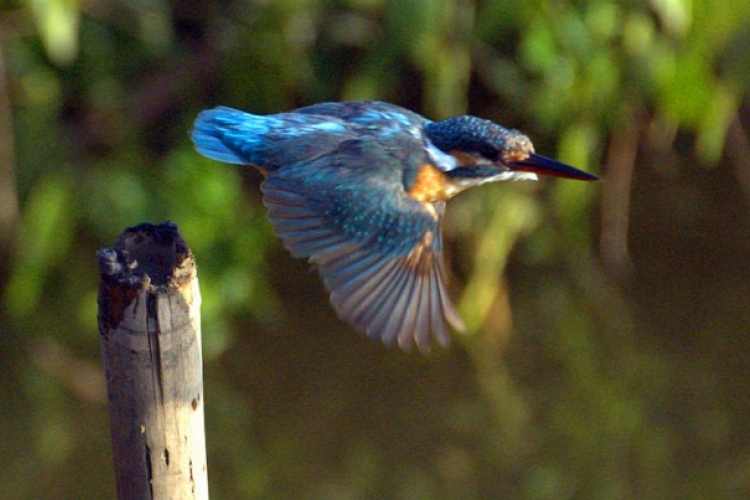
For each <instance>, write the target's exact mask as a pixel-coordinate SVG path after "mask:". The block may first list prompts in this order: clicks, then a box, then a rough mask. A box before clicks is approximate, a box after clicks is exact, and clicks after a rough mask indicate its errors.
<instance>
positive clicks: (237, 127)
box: [192, 106, 351, 169]
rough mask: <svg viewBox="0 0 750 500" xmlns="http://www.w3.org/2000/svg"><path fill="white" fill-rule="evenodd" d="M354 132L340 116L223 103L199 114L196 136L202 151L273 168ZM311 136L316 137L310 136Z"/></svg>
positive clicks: (199, 150)
mask: <svg viewBox="0 0 750 500" xmlns="http://www.w3.org/2000/svg"><path fill="white" fill-rule="evenodd" d="M350 133H351V128H350V125H348V124H347V123H346V122H344V121H343V120H341V119H339V118H337V117H332V116H325V115H315V114H304V113H280V114H276V115H265V116H259V115H253V114H250V113H245V112H244V111H240V110H237V109H232V108H227V107H224V106H220V107H218V108H214V109H209V110H206V111H203V112H202V113H200V114H199V115H198V118H197V119H196V121H195V125H194V127H193V132H192V139H193V142H194V143H195V148H196V149H197V150H198V152H199V153H201V154H202V155H204V156H207V157H208V158H211V159H214V160H218V161H223V162H226V163H235V164H240V165H257V166H260V167H263V168H266V169H273V168H275V167H278V166H280V163H284V162H285V161H292V160H299V159H301V158H302V157H303V156H304V154H305V153H306V152H307V153H309V152H310V151H311V150H315V149H316V148H317V149H320V148H321V147H322V146H324V143H325V142H326V141H327V140H328V141H340V140H342V138H344V137H345V136H348V135H349V134H350ZM311 136H314V137H315V140H310V137H311Z"/></svg>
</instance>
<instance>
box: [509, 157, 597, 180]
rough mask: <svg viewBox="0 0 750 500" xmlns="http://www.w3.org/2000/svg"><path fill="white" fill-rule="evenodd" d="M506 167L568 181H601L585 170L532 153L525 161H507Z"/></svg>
mask: <svg viewBox="0 0 750 500" xmlns="http://www.w3.org/2000/svg"><path fill="white" fill-rule="evenodd" d="M504 163H505V165H506V166H507V167H508V168H510V169H511V170H519V171H522V172H534V173H535V174H539V175H549V176H552V177H565V178H567V179H576V180H579V181H599V180H601V179H600V178H599V177H597V176H595V175H594V174H590V173H588V172H584V171H583V170H578V169H577V168H574V167H571V166H570V165H566V164H565V163H562V162H559V161H557V160H553V159H552V158H547V157H546V156H542V155H538V154H536V153H531V154H530V155H529V157H528V158H526V159H524V160H511V161H505V162H504Z"/></svg>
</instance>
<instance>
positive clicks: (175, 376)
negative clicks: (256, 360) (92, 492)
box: [98, 222, 208, 500]
mask: <svg viewBox="0 0 750 500" xmlns="http://www.w3.org/2000/svg"><path fill="white" fill-rule="evenodd" d="M98 257H99V267H100V271H101V278H100V284H99V334H100V340H101V347H102V356H103V358H104V367H105V370H106V377H107V393H108V395H109V415H110V425H111V431H112V451H113V454H114V459H115V469H116V477H117V495H118V499H119V500H162V499H163V500H166V499H170V500H177V499H180V500H183V499H191V500H193V499H195V500H207V499H208V479H207V470H206V445H205V435H204V417H203V403H204V399H203V368H202V362H203V360H202V356H201V329H200V303H201V296H200V291H199V289H198V278H197V274H196V266H195V260H194V258H193V254H192V252H191V251H190V248H188V246H187V244H186V243H185V241H184V240H183V239H182V237H181V236H180V234H179V233H178V232H177V225H176V224H173V223H169V222H168V223H164V224H160V225H153V224H141V225H139V226H135V227H132V228H128V229H126V230H125V231H124V232H123V233H122V234H121V235H120V237H119V238H118V239H117V242H116V243H115V245H114V247H112V248H104V249H102V250H99V252H98Z"/></svg>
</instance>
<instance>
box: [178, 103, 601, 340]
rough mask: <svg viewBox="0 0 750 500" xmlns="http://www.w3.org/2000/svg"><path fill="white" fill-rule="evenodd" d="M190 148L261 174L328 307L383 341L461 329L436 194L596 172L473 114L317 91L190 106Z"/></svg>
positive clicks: (288, 239)
mask: <svg viewBox="0 0 750 500" xmlns="http://www.w3.org/2000/svg"><path fill="white" fill-rule="evenodd" d="M192 140H193V142H194V143H195V147H196V149H197V151H198V152H199V153H201V154H202V155H204V156H206V157H208V158H211V159H214V160H218V161H221V162H226V163H232V164H238V165H251V166H253V167H255V168H257V169H258V170H260V172H261V173H262V174H263V176H264V180H263V183H262V184H261V191H262V192H263V203H264V204H265V205H266V207H267V208H268V219H269V220H270V222H271V224H272V225H273V228H274V231H275V233H276V235H277V236H278V237H279V238H281V240H282V242H283V244H284V246H285V247H286V248H287V249H288V250H289V251H290V252H291V254H292V255H293V256H294V257H297V258H303V259H307V260H308V261H309V262H310V263H311V264H312V265H313V267H314V268H316V269H317V271H318V273H319V275H320V277H321V278H322V280H323V283H324V285H325V288H326V289H327V291H328V293H329V294H330V301H331V304H332V305H333V308H334V310H335V311H336V313H337V314H338V316H339V317H340V318H341V319H342V320H344V321H346V322H348V323H350V324H351V325H352V326H354V328H355V329H356V330H357V331H359V332H360V333H362V334H364V335H366V336H368V337H370V338H372V339H376V340H380V341H382V342H383V343H385V344H387V345H391V344H394V343H397V344H398V345H399V346H400V347H401V348H402V349H404V350H409V349H410V348H411V347H412V346H414V345H416V346H417V348H418V349H420V350H421V351H423V352H428V351H429V350H430V346H431V344H433V343H434V342H437V343H438V344H439V345H442V346H443V347H445V346H447V345H448V344H449V342H450V336H449V331H448V324H449V325H451V326H452V327H453V328H454V329H456V330H458V331H462V330H464V329H465V325H464V322H463V321H462V319H461V317H460V316H459V314H458V312H457V310H456V308H455V306H454V305H453V303H452V302H451V299H450V297H449V295H448V291H447V288H446V284H445V274H446V272H445V262H444V259H443V252H442V250H443V239H442V235H441V223H442V220H443V217H444V214H445V204H446V201H447V200H448V199H450V198H452V197H453V196H455V195H456V194H458V193H460V192H461V191H463V190H465V189H467V188H470V187H473V186H479V185H481V184H485V183H488V182H496V181H507V180H523V179H527V180H537V175H550V176H557V177H566V178H569V179H576V180H582V181H596V180H599V178H598V177H597V176H595V175H592V174H590V173H587V172H584V171H581V170H578V169H576V168H574V167H572V166H569V165H566V164H564V163H561V162H558V161H556V160H553V159H551V158H547V157H545V156H542V155H539V154H537V153H535V152H534V146H533V145H532V143H531V141H530V140H529V138H528V137H527V136H525V135H523V134H522V133H520V132H518V131H517V130H510V129H506V128H504V127H502V126H500V125H498V124H496V123H494V122H492V121H490V120H486V119H482V118H479V117H476V116H469V115H464V116H456V117H453V118H448V119H445V120H441V121H431V120H429V119H427V118H425V117H423V116H421V115H419V114H417V113H414V112H412V111H409V110H407V109H405V108H402V107H400V106H396V105H394V104H389V103H386V102H376V101H359V102H326V103H320V104H314V105H311V106H307V107H303V108H299V109H295V110H293V111H290V112H286V113H279V114H272V115H255V114H250V113H246V112H243V111H239V110H237V109H233V108H229V107H223V106H221V107H217V108H214V109H210V110H206V111H203V112H201V113H200V114H199V115H198V118H197V119H196V121H195V125H194V128H193V130H192Z"/></svg>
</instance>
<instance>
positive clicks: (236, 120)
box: [191, 106, 269, 165]
mask: <svg viewBox="0 0 750 500" xmlns="http://www.w3.org/2000/svg"><path fill="white" fill-rule="evenodd" d="M268 131H269V123H268V117H265V116H258V115H253V114H250V113H245V112H244V111H239V110H237V109H232V108H227V107H224V106H220V107H218V108H214V109H209V110H206V111H203V112H202V113H201V114H199V115H198V118H197V119H196V120H195V125H194V126H193V131H192V134H191V137H192V139H193V142H194V143H195V148H196V149H197V150H198V152H199V153H201V154H202V155H204V156H206V157H208V158H211V159H213V160H218V161H223V162H226V163H235V164H240V165H247V164H255V165H260V164H261V163H262V156H263V149H264V147H263V143H264V135H265V134H267V133H268Z"/></svg>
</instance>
